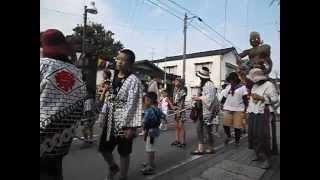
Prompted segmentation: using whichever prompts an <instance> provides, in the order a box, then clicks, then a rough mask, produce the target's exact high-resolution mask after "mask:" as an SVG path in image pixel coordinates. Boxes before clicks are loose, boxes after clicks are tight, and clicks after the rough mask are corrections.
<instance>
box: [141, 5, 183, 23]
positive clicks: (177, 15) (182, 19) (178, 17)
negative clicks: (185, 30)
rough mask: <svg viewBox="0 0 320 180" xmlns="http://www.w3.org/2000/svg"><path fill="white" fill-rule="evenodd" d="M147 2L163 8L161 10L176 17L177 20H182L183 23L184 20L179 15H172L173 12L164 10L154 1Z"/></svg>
mask: <svg viewBox="0 0 320 180" xmlns="http://www.w3.org/2000/svg"><path fill="white" fill-rule="evenodd" d="M147 1H149V2H150V3H152V4H153V5H155V6H157V7H159V8H161V9H163V10H164V11H166V12H167V13H169V14H171V15H173V16H175V17H176V18H178V19H180V20H182V21H183V18H181V17H179V16H178V15H176V14H174V13H172V12H171V11H169V10H167V9H165V8H163V7H162V6H159V5H158V4H157V3H155V2H153V1H151V0H147Z"/></svg>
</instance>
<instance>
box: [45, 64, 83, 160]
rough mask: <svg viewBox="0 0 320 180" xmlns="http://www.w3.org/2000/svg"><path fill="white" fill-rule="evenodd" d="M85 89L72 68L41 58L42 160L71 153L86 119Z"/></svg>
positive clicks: (79, 73)
mask: <svg viewBox="0 0 320 180" xmlns="http://www.w3.org/2000/svg"><path fill="white" fill-rule="evenodd" d="M86 95H87V93H86V87H85V83H84V82H83V81H82V74H81V71H80V70H79V69H78V68H77V67H75V66H74V65H73V64H69V63H66V62H63V61H59V60H55V59H50V58H40V158H55V157H61V156H64V155H66V154H67V153H68V151H69V148H70V145H71V142H72V139H73V137H74V135H75V129H76V126H77V122H80V120H81V118H82V117H83V111H84V105H85V100H86Z"/></svg>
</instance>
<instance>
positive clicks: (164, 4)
mask: <svg viewBox="0 0 320 180" xmlns="http://www.w3.org/2000/svg"><path fill="white" fill-rule="evenodd" d="M156 1H158V2H159V3H160V4H161V5H163V6H166V7H167V8H168V9H171V10H172V11H174V12H176V13H178V14H180V15H182V16H183V15H184V13H182V12H180V11H177V10H176V9H173V7H171V6H169V5H168V4H166V3H163V2H162V1H160V0H156Z"/></svg>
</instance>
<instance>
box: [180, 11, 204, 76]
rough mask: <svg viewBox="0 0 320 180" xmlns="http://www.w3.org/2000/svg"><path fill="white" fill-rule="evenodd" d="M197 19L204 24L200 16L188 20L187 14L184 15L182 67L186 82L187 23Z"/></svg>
mask: <svg viewBox="0 0 320 180" xmlns="http://www.w3.org/2000/svg"><path fill="white" fill-rule="evenodd" d="M194 18H197V19H198V21H200V22H202V19H201V18H200V17H199V16H192V17H190V18H188V15H187V13H185V14H184V19H183V57H182V61H183V66H182V79H184V80H185V77H186V49H187V26H188V25H187V21H188V20H191V19H194Z"/></svg>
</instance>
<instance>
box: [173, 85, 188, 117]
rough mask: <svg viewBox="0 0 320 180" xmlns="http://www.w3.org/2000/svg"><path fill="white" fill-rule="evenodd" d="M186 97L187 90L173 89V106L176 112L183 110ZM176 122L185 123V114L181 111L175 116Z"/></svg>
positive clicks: (182, 88)
mask: <svg viewBox="0 0 320 180" xmlns="http://www.w3.org/2000/svg"><path fill="white" fill-rule="evenodd" d="M186 96H187V88H186V87H180V88H177V87H176V88H174V91H173V104H174V105H175V106H177V107H178V109H177V110H178V111H180V110H183V109H184V108H185V99H186ZM176 120H181V121H185V120H186V112H185V111H182V112H180V113H177V114H176Z"/></svg>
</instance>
